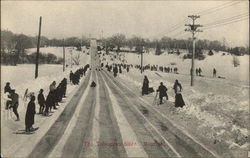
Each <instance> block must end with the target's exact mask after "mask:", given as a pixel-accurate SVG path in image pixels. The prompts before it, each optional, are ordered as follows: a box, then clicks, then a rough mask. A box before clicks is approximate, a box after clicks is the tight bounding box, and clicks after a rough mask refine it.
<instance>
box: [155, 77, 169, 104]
mask: <svg viewBox="0 0 250 158" xmlns="http://www.w3.org/2000/svg"><path fill="white" fill-rule="evenodd" d="M167 90H168V89H167V87H166V86H164V85H163V83H162V82H161V83H160V86H159V88H158V90H157V92H159V99H160V104H162V99H163V97H166V100H168V95H167Z"/></svg>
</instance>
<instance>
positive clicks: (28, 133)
mask: <svg viewBox="0 0 250 158" xmlns="http://www.w3.org/2000/svg"><path fill="white" fill-rule="evenodd" d="M34 133H35V132H33V131H30V132H26V131H25V130H19V131H17V132H14V134H26V135H30V134H34Z"/></svg>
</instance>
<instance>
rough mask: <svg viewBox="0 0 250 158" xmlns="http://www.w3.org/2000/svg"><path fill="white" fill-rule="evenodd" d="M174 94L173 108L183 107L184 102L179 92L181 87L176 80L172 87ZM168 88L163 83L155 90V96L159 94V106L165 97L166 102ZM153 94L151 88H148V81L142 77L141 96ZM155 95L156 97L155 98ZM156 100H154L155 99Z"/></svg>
mask: <svg viewBox="0 0 250 158" xmlns="http://www.w3.org/2000/svg"><path fill="white" fill-rule="evenodd" d="M173 89H174V92H175V107H183V106H184V105H185V102H184V100H183V97H182V94H181V91H182V86H181V84H180V83H179V81H178V80H176V81H175V83H174V86H173ZM167 91H168V88H167V87H166V86H165V85H164V84H163V82H161V83H160V86H159V87H158V89H157V90H156V92H157V95H158V92H159V104H162V103H163V102H162V101H163V98H164V97H166V100H168V94H167ZM151 92H153V91H152V90H151V88H149V80H148V77H147V76H144V79H143V84H142V95H147V94H149V93H151ZM157 95H156V97H157ZM155 99H156V98H155Z"/></svg>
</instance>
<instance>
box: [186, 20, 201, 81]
mask: <svg viewBox="0 0 250 158" xmlns="http://www.w3.org/2000/svg"><path fill="white" fill-rule="evenodd" d="M188 17H189V18H191V19H192V21H193V24H186V25H185V26H189V27H190V29H185V31H189V32H191V33H192V38H193V53H192V63H191V86H193V85H194V59H195V33H196V32H202V31H201V30H199V29H198V30H197V28H198V27H202V25H197V24H195V20H196V19H197V18H200V16H199V15H189V16H188Z"/></svg>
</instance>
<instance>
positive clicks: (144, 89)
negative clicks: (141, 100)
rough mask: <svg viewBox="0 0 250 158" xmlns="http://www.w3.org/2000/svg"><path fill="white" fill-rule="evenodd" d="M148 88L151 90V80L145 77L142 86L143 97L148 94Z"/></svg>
mask: <svg viewBox="0 0 250 158" xmlns="http://www.w3.org/2000/svg"><path fill="white" fill-rule="evenodd" d="M148 88H149V80H148V77H147V76H146V75H145V76H144V79H143V84H142V95H144V94H148Z"/></svg>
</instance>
